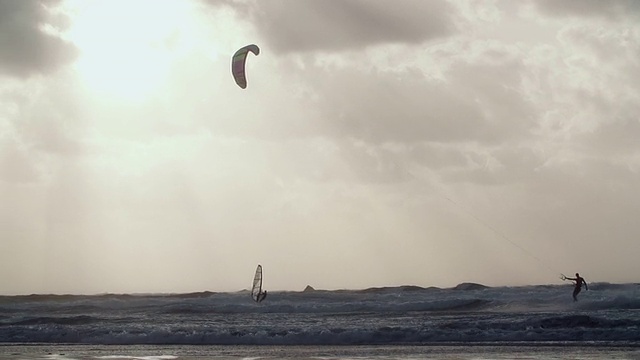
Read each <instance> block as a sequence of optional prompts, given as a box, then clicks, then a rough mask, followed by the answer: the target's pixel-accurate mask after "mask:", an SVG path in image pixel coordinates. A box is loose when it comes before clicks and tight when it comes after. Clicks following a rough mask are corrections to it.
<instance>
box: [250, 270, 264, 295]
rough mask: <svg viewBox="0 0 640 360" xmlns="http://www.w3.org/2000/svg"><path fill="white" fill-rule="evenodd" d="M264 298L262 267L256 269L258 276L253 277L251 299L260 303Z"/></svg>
mask: <svg viewBox="0 0 640 360" xmlns="http://www.w3.org/2000/svg"><path fill="white" fill-rule="evenodd" d="M261 297H262V265H258V267H257V268H256V274H255V275H254V276H253V284H252V285H251V298H252V299H253V301H255V302H260V300H261Z"/></svg>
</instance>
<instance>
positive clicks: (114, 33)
mask: <svg viewBox="0 0 640 360" xmlns="http://www.w3.org/2000/svg"><path fill="white" fill-rule="evenodd" d="M68 8H69V10H68V11H69V13H70V14H71V16H72V19H73V20H72V21H73V24H72V26H71V28H70V29H69V31H68V32H67V33H66V34H65V36H66V37H67V38H68V39H69V40H70V41H72V42H73V43H74V44H75V45H76V46H77V47H78V48H79V50H80V57H79V59H78V61H77V62H76V64H75V69H76V71H77V72H78V74H79V75H80V77H81V78H82V80H83V82H84V83H85V85H86V86H87V88H88V89H89V90H90V91H92V92H94V93H96V94H97V95H99V96H107V97H114V98H117V99H118V100H128V101H142V100H144V99H146V98H148V97H149V96H152V95H153V94H154V93H156V92H157V91H159V90H160V89H162V87H163V86H164V85H165V83H166V81H167V79H168V77H169V76H170V75H171V71H172V69H173V68H172V67H173V66H174V64H175V62H176V61H177V60H179V59H180V58H182V57H184V56H186V55H188V54H189V53H190V51H192V50H193V49H194V48H196V47H197V46H198V42H199V41H200V38H199V37H198V35H197V32H198V31H197V27H198V22H197V21H196V12H195V9H194V8H193V6H192V4H190V3H189V2H186V1H180V0H166V1H147V0H139V1H124V0H110V1H100V0H97V1H91V2H89V1H77V2H75V1H72V2H70V3H68Z"/></svg>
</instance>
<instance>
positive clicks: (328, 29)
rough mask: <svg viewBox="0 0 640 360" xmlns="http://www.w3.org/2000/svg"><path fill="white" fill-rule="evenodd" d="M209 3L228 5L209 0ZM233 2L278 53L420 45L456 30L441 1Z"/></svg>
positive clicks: (313, 0)
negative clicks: (390, 45)
mask: <svg viewBox="0 0 640 360" xmlns="http://www.w3.org/2000/svg"><path fill="white" fill-rule="evenodd" d="M210 4H214V5H220V4H229V3H224V2H222V3H221V2H217V1H213V2H210ZM251 5H252V6H247V3H239V4H235V5H232V6H234V8H235V9H236V11H238V13H239V14H241V15H240V17H241V18H242V17H245V16H246V17H248V18H250V19H251V21H252V23H253V25H254V26H255V28H256V31H257V34H258V35H259V36H261V37H263V38H264V39H265V41H266V42H267V43H268V46H269V47H270V48H272V49H273V50H274V52H278V53H292V52H313V51H344V50H354V49H363V48H366V47H368V46H374V45H380V44H390V43H396V44H398V43H400V44H419V43H422V42H425V41H428V40H432V39H435V38H440V37H444V36H446V35H449V34H451V33H452V32H454V31H455V26H454V24H453V21H452V18H451V16H452V12H453V10H454V8H453V7H452V6H450V5H449V4H448V3H447V2H444V1H429V2H424V1H420V0H405V1H394V2H389V1H384V0H373V1H363V0H346V1H340V2H332V1H328V2H327V1H315V0H295V1H281V0H270V1H256V2H255V3H251Z"/></svg>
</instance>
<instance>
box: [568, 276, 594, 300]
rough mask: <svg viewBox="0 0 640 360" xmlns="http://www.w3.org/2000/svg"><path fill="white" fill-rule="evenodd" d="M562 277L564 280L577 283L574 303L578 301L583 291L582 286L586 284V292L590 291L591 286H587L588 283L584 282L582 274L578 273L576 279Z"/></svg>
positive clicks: (574, 291) (574, 289) (574, 290)
mask: <svg viewBox="0 0 640 360" xmlns="http://www.w3.org/2000/svg"><path fill="white" fill-rule="evenodd" d="M562 276H563V278H562V280H572V281H575V282H576V285H575V288H573V301H578V297H577V296H578V294H579V293H580V291H581V290H582V284H584V289H585V290H589V286H588V285H587V282H586V281H585V280H584V278H582V277H580V274H578V273H576V277H575V278H570V277H566V276H564V275H562Z"/></svg>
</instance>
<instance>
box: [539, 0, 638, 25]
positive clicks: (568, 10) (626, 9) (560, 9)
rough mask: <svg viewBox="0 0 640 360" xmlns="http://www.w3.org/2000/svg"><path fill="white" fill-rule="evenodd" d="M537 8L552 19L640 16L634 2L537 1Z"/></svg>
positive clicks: (624, 0)
mask: <svg viewBox="0 0 640 360" xmlns="http://www.w3.org/2000/svg"><path fill="white" fill-rule="evenodd" d="M533 3H534V5H535V7H536V8H537V9H538V10H539V11H540V12H541V13H542V14H543V15H546V16H552V17H565V16H576V17H602V18H605V19H610V20H614V19H618V18H621V17H626V16H627V15H628V14H629V13H630V12H631V13H636V14H640V4H638V2H637V1H634V0H617V1H599V0H535V1H534V2H533Z"/></svg>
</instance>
